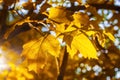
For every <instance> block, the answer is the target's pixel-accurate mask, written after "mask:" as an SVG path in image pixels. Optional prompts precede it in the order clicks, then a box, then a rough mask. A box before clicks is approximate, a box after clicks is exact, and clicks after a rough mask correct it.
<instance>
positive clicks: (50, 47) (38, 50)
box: [22, 35, 60, 73]
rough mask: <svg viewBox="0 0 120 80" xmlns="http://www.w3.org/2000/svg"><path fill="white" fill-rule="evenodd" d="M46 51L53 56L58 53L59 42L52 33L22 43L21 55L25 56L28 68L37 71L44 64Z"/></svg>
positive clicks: (56, 55)
mask: <svg viewBox="0 0 120 80" xmlns="http://www.w3.org/2000/svg"><path fill="white" fill-rule="evenodd" d="M47 53H50V54H51V55H53V56H55V57H58V56H59V53H60V44H59V42H58V40H57V39H56V38H55V37H54V36H52V35H48V36H47V37H41V38H39V39H38V40H33V41H30V42H28V43H26V44H24V46H23V52H22V56H24V57H25V61H26V62H27V64H28V69H29V70H30V71H31V70H33V71H35V72H36V73H38V72H39V71H40V69H43V67H44V66H45V64H46V58H47Z"/></svg>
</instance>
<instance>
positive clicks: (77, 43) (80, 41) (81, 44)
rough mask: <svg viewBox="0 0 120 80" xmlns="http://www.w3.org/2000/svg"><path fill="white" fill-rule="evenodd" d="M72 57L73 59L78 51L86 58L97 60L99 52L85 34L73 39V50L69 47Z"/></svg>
mask: <svg viewBox="0 0 120 80" xmlns="http://www.w3.org/2000/svg"><path fill="white" fill-rule="evenodd" d="M67 50H68V52H69V53H70V55H71V56H72V57H73V55H74V54H75V53H76V52H77V51H76V50H78V51H79V52H80V53H81V54H82V55H83V56H84V57H85V58H95V59H97V52H96V49H95V47H94V46H93V44H92V43H91V41H90V40H89V39H88V37H86V35H84V34H83V33H81V34H79V35H76V36H75V37H74V38H73V41H72V43H71V48H70V46H68V48H67Z"/></svg>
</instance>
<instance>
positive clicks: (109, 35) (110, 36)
mask: <svg viewBox="0 0 120 80" xmlns="http://www.w3.org/2000/svg"><path fill="white" fill-rule="evenodd" d="M104 34H105V35H106V36H108V37H109V39H110V40H112V41H113V42H114V41H115V37H114V36H113V35H112V34H111V33H109V32H105V33H104Z"/></svg>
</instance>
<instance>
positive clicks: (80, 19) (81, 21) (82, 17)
mask: <svg viewBox="0 0 120 80" xmlns="http://www.w3.org/2000/svg"><path fill="white" fill-rule="evenodd" d="M73 18H74V21H73V23H74V25H76V26H77V27H78V28H81V27H82V26H81V25H84V26H87V25H88V24H89V17H88V15H87V14H84V13H81V12H77V13H74V14H73Z"/></svg>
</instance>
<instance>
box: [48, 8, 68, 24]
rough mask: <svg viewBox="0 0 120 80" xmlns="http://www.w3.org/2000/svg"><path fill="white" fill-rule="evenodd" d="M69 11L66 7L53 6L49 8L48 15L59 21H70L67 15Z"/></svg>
mask: <svg viewBox="0 0 120 80" xmlns="http://www.w3.org/2000/svg"><path fill="white" fill-rule="evenodd" d="M66 15H67V13H66V10H65V8H64V7H51V8H50V10H49V15H48V17H49V18H50V19H52V20H54V21H56V22H59V23H64V22H66V23H69V20H68V19H67V17H66Z"/></svg>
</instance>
